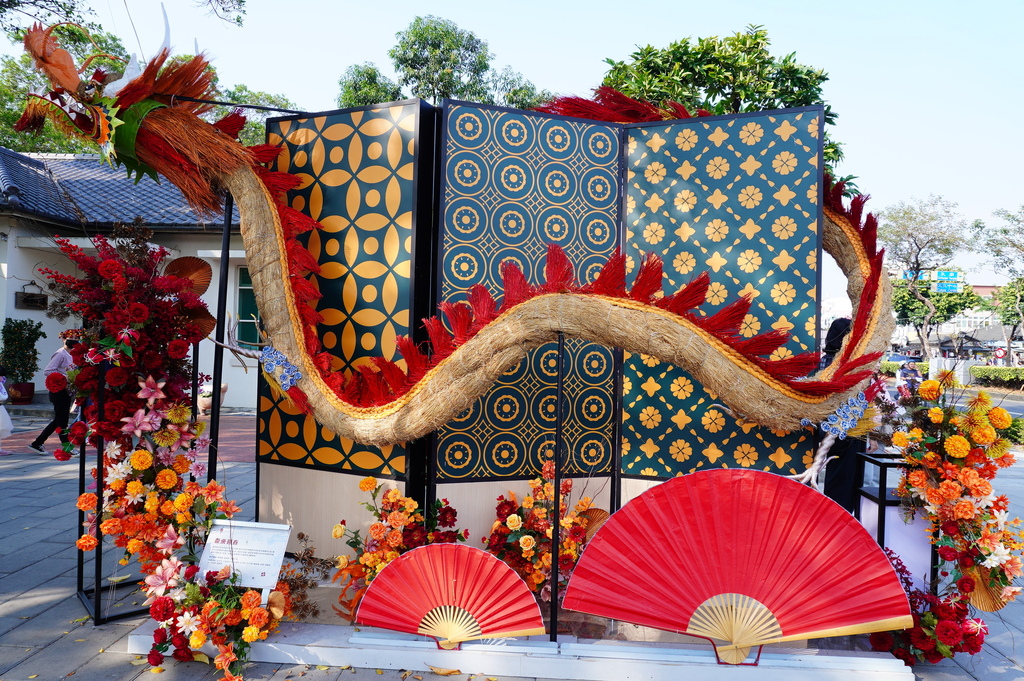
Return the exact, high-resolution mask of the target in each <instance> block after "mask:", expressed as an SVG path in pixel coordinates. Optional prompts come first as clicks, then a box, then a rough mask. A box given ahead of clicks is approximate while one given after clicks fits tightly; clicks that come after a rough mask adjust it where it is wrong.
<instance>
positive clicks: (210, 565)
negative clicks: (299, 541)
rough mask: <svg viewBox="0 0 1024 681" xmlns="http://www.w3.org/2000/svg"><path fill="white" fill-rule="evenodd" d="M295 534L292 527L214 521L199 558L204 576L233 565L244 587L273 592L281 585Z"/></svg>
mask: <svg viewBox="0 0 1024 681" xmlns="http://www.w3.org/2000/svg"><path fill="white" fill-rule="evenodd" d="M291 531H292V527H291V525H273V524H271V523H253V522H248V521H244V520H214V521H213V527H212V528H211V530H210V534H209V535H208V536H207V538H206V546H204V547H203V555H202V557H201V558H200V559H199V569H200V571H201V574H206V573H207V572H210V571H214V572H216V571H217V570H220V569H221V568H223V567H224V566H225V565H230V566H231V569H232V570H233V571H234V572H237V573H238V584H239V585H240V586H247V587H250V588H253V589H271V588H273V587H274V586H275V585H276V584H277V576H278V574H279V573H280V572H281V562H282V561H283V560H284V551H285V547H286V546H287V545H288V538H289V536H290V535H291Z"/></svg>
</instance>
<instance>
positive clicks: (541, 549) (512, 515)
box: [483, 459, 592, 601]
mask: <svg viewBox="0 0 1024 681" xmlns="http://www.w3.org/2000/svg"><path fill="white" fill-rule="evenodd" d="M554 478H555V462H554V460H552V459H548V460H547V461H545V462H544V465H543V466H542V467H541V476H540V477H539V478H535V479H533V480H531V481H530V494H528V495H526V496H524V497H523V499H522V501H521V502H520V501H518V500H517V498H516V495H515V493H514V492H511V491H510V492H509V493H508V498H505V496H504V495H502V496H500V497H498V500H497V501H498V504H497V506H496V507H495V512H496V515H497V519H496V520H495V521H494V524H493V526H492V527H491V534H490V536H488V537H484V539H483V541H484V543H485V544H486V545H487V550H488V551H489V552H491V553H493V554H494V555H495V556H497V557H498V558H500V559H501V560H502V561H504V562H505V563H506V564H508V566H509V567H511V568H512V569H513V570H515V571H516V572H517V573H518V574H519V576H520V577H522V578H523V580H524V581H525V582H526V584H527V585H528V586H529V587H530V590H531V591H533V592H534V593H535V594H536V596H537V598H538V600H539V601H550V600H551V584H550V577H551V560H552V555H551V541H552V536H553V533H554V529H553V528H554V525H555V522H554V518H555V510H554V497H555V495H554V482H553V481H554ZM572 486H573V481H572V480H571V479H568V478H566V479H563V480H562V481H561V489H560V491H561V503H560V504H559V510H558V524H559V526H560V527H561V530H560V532H559V537H560V544H559V546H558V570H557V573H558V579H559V582H558V583H559V586H560V587H562V586H564V585H565V584H568V581H569V575H570V574H571V573H572V570H573V568H574V567H575V566H576V561H577V560H578V559H579V557H580V553H581V552H582V551H583V546H584V544H586V541H587V524H588V519H587V518H586V517H585V516H584V515H581V514H582V513H583V512H584V511H586V510H587V509H589V508H591V506H592V501H591V499H590V498H589V497H583V498H582V499H580V500H579V501H578V502H576V504H575V505H573V507H572V508H571V509H570V508H569V501H568V500H569V496H570V495H571V494H572ZM564 593H565V590H564V589H563V588H559V594H564Z"/></svg>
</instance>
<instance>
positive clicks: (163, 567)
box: [145, 556, 182, 605]
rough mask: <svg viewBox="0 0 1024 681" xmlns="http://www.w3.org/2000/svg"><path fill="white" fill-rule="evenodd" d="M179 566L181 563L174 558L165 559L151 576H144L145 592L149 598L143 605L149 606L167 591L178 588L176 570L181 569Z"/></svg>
mask: <svg viewBox="0 0 1024 681" xmlns="http://www.w3.org/2000/svg"><path fill="white" fill-rule="evenodd" d="M181 564H182V563H181V561H180V560H178V559H177V558H175V557H174V556H171V557H170V558H165V559H164V560H163V561H162V562H161V563H160V567H158V568H157V569H156V570H155V571H154V572H153V574H151V575H147V576H146V586H145V590H146V594H147V595H148V596H149V598H148V599H147V600H146V603H145V605H149V604H150V603H152V602H153V601H155V600H156V599H157V598H159V597H160V596H163V595H164V593H165V592H166V591H167V590H168V589H173V588H174V587H176V586H178V568H180V567H181Z"/></svg>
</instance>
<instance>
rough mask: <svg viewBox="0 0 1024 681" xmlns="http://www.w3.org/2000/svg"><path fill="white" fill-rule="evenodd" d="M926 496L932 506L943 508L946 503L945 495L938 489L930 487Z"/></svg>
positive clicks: (926, 491) (925, 493)
mask: <svg viewBox="0 0 1024 681" xmlns="http://www.w3.org/2000/svg"><path fill="white" fill-rule="evenodd" d="M924 496H925V498H926V499H927V500H928V503H929V504H931V505H932V506H942V505H943V504H944V503H946V497H945V495H944V494H943V493H942V492H941V491H939V489H938V488H936V487H929V488H928V489H926V490H925V492H924Z"/></svg>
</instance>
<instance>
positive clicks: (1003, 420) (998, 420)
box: [988, 407, 1013, 430]
mask: <svg viewBox="0 0 1024 681" xmlns="http://www.w3.org/2000/svg"><path fill="white" fill-rule="evenodd" d="M988 420H989V423H991V424H992V426H993V427H994V428H998V429H999V430H1003V429H1004V428H1009V427H1010V425H1011V424H1012V423H1013V417H1012V416H1010V412H1008V411H1006V410H1005V409H1003V408H1002V407H995V408H994V409H992V410H990V411H989V412H988Z"/></svg>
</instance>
